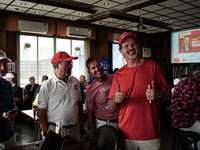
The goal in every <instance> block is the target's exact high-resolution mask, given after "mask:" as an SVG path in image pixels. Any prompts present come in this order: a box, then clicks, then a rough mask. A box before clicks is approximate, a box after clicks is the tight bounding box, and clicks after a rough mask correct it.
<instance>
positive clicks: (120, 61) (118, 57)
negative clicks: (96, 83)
mask: <svg viewBox="0 0 200 150" xmlns="http://www.w3.org/2000/svg"><path fill="white" fill-rule="evenodd" d="M112 64H113V70H114V69H115V68H121V67H123V66H124V65H125V64H126V60H125V59H124V58H123V55H122V54H121V53H120V52H119V45H118V44H115V43H113V44H112Z"/></svg>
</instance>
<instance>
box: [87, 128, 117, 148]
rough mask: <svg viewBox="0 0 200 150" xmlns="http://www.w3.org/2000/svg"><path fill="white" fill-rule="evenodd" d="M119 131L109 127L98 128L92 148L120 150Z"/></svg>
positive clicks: (91, 144)
mask: <svg viewBox="0 0 200 150" xmlns="http://www.w3.org/2000/svg"><path fill="white" fill-rule="evenodd" d="M119 143H120V140H119V135H118V132H117V130H116V129H115V128H114V127H112V126H109V125H105V126H101V127H99V128H97V129H96V130H95V132H94V134H93V136H92V139H91V143H90V146H91V147H92V148H94V149H96V150H119Z"/></svg>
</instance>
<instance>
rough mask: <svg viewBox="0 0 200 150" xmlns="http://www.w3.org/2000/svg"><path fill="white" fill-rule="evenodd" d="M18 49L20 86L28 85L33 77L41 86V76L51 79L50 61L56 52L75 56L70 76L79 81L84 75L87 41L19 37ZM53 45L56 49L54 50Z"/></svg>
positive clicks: (52, 70) (52, 71)
mask: <svg viewBox="0 0 200 150" xmlns="http://www.w3.org/2000/svg"><path fill="white" fill-rule="evenodd" d="M19 41H20V42H19V47H20V55H19V58H20V61H19V62H20V63H19V65H20V66H19V67H18V68H20V71H19V72H18V73H19V74H20V86H21V87H25V86H26V85H27V84H29V77H30V76H34V77H35V82H36V83H39V84H41V83H42V81H41V79H42V76H43V75H47V76H48V77H49V78H51V77H52V76H53V75H54V69H53V66H52V64H51V59H52V57H53V55H54V54H55V53H57V52H58V51H65V52H67V53H68V54H69V55H70V56H77V57H78V59H77V60H73V62H74V63H73V68H72V75H73V76H75V77H76V78H77V79H79V77H80V75H82V74H84V75H85V74H86V72H87V70H86V68H85V61H86V59H87V58H88V53H89V51H88V52H85V46H86V45H88V43H87V41H83V40H71V39H61V38H56V40H54V38H52V37H40V36H32V35H19ZM54 45H56V48H55V49H54V47H55V46H54Z"/></svg>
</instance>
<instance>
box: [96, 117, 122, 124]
mask: <svg viewBox="0 0 200 150" xmlns="http://www.w3.org/2000/svg"><path fill="white" fill-rule="evenodd" d="M97 119H99V120H101V121H105V122H113V123H117V122H119V120H118V119H113V120H109V119H102V118H98V117H97Z"/></svg>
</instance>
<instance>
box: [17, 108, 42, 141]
mask: <svg viewBox="0 0 200 150" xmlns="http://www.w3.org/2000/svg"><path fill="white" fill-rule="evenodd" d="M21 114H23V115H25V116H27V117H29V118H30V119H32V120H33V121H34V123H35V141H36V138H37V135H38V138H40V123H39V117H38V116H37V111H34V110H32V109H30V110H22V111H21ZM34 114H35V115H34Z"/></svg>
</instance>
